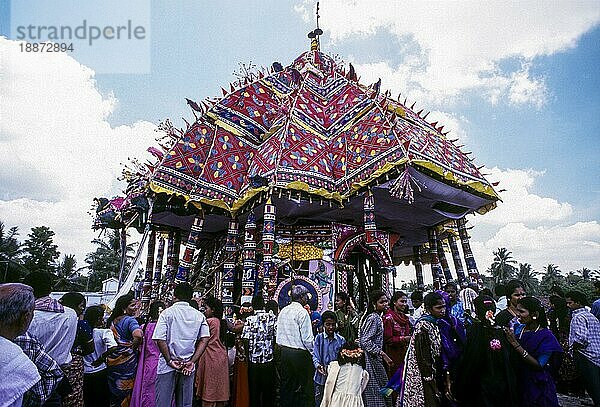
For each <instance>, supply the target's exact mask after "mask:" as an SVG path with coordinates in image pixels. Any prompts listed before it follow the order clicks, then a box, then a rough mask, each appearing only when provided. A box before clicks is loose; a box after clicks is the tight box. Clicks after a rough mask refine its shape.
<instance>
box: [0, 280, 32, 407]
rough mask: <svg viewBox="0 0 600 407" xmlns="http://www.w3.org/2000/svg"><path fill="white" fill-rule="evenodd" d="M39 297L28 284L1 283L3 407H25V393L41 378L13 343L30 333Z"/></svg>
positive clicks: (0, 395) (0, 389)
mask: <svg viewBox="0 0 600 407" xmlns="http://www.w3.org/2000/svg"><path fill="white" fill-rule="evenodd" d="M34 306H35V297H34V296H33V291H32V289H31V287H28V286H26V285H24V284H12V283H11V284H0V377H2V380H0V405H2V406H21V404H22V402H23V396H24V394H25V392H27V391H28V390H29V389H31V388H32V387H34V386H35V385H36V383H38V382H39V381H40V379H41V377H40V375H39V373H38V370H37V368H36V366H35V365H34V364H33V362H32V361H31V360H30V359H29V358H28V357H27V356H26V355H25V353H23V351H22V350H21V348H19V346H18V345H16V344H14V343H13V340H14V339H15V338H16V337H17V336H19V335H22V334H24V333H25V332H27V327H28V326H29V324H30V322H31V319H32V317H33V312H34V311H33V310H34Z"/></svg>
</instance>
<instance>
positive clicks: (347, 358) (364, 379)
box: [317, 343, 369, 407]
mask: <svg viewBox="0 0 600 407" xmlns="http://www.w3.org/2000/svg"><path fill="white" fill-rule="evenodd" d="M363 355H364V354H363V351H362V349H361V348H359V347H358V345H356V344H355V343H345V344H344V346H342V349H340V353H339V355H338V360H337V361H333V362H331V363H330V364H329V369H328V374H327V381H326V382H325V389H324V391H323V401H322V402H321V404H320V406H321V407H364V403H363V399H362V397H361V394H362V392H363V391H364V390H365V388H366V387H367V383H368V382H369V373H368V372H367V371H366V370H365V369H364V357H363ZM317 406H319V404H317Z"/></svg>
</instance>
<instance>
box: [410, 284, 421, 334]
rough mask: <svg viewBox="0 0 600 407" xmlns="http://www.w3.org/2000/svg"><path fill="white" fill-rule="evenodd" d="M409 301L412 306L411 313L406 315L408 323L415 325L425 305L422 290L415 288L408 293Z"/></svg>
mask: <svg viewBox="0 0 600 407" xmlns="http://www.w3.org/2000/svg"><path fill="white" fill-rule="evenodd" d="M410 302H411V304H412V306H413V308H414V310H413V314H412V315H411V316H410V317H408V319H409V320H410V324H411V325H412V326H415V325H416V324H417V321H418V320H419V318H421V317H422V316H423V315H424V314H425V306H424V305H423V291H421V290H415V291H413V292H412V293H410Z"/></svg>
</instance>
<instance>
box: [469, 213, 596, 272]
mask: <svg viewBox="0 0 600 407" xmlns="http://www.w3.org/2000/svg"><path fill="white" fill-rule="evenodd" d="M472 246H473V252H474V254H475V256H476V259H477V262H478V265H480V270H485V269H487V267H489V265H490V264H491V263H492V261H493V255H492V252H493V251H495V250H497V249H498V248H499V247H506V248H508V250H510V251H511V252H512V253H513V257H514V258H515V259H516V260H517V261H518V262H520V263H530V264H531V265H532V266H533V268H534V269H535V270H536V271H538V272H543V268H544V266H546V265H548V264H550V263H552V264H556V265H557V266H559V268H560V269H561V270H562V271H563V272H568V271H574V270H577V269H580V268H582V267H588V268H597V267H598V266H599V265H600V224H599V223H598V222H597V221H590V222H577V223H574V224H570V225H557V226H548V225H541V226H536V227H528V226H526V225H524V224H523V223H508V224H506V225H504V226H502V227H501V228H500V229H499V230H498V231H497V232H496V233H495V234H494V236H492V237H491V238H490V239H489V240H487V241H485V242H479V241H473V242H472Z"/></svg>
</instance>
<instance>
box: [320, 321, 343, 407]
mask: <svg viewBox="0 0 600 407" xmlns="http://www.w3.org/2000/svg"><path fill="white" fill-rule="evenodd" d="M321 318H322V320H323V327H324V331H323V332H321V333H319V334H318V335H317V336H315V343H314V352H313V357H312V360H313V364H314V366H315V376H314V382H315V402H316V405H317V406H320V405H321V401H322V400H323V391H324V390H325V380H326V379H327V369H328V368H329V363H331V362H333V361H334V360H337V356H338V353H339V351H340V349H341V348H342V346H344V344H345V343H346V339H344V337H343V336H341V335H340V334H338V333H337V332H336V331H337V315H336V314H335V312H333V311H329V310H327V311H325V312H324V313H323V315H321Z"/></svg>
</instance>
